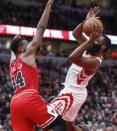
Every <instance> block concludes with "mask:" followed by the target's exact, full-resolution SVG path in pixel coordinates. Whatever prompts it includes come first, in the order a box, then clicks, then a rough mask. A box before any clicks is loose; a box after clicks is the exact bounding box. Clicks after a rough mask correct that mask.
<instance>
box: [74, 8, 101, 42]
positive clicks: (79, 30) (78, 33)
mask: <svg viewBox="0 0 117 131" xmlns="http://www.w3.org/2000/svg"><path fill="white" fill-rule="evenodd" d="M99 12H100V9H99V7H94V8H93V9H90V10H89V12H88V14H87V16H86V19H85V20H84V21H83V22H82V23H80V24H79V25H78V26H77V27H76V28H75V29H74V30H73V36H74V38H75V39H76V40H77V41H78V43H79V44H82V43H84V42H85V41H86V40H87V38H86V37H85V36H84V35H83V25H84V23H85V21H86V20H87V19H89V18H90V17H96V15H97V14H98V13H99Z"/></svg>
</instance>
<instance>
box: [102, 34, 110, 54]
mask: <svg viewBox="0 0 117 131" xmlns="http://www.w3.org/2000/svg"><path fill="white" fill-rule="evenodd" d="M103 37H104V43H105V44H106V49H105V50H104V52H106V51H108V50H109V49H110V47H111V39H109V37H108V36H107V35H105V34H103Z"/></svg>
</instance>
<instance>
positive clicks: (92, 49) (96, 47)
mask: <svg viewBox="0 0 117 131" xmlns="http://www.w3.org/2000/svg"><path fill="white" fill-rule="evenodd" d="M100 49H101V45H98V44H93V45H92V46H91V47H90V48H88V49H87V53H90V54H94V53H98V52H99V51H100Z"/></svg>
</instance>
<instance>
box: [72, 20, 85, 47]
mask: <svg viewBox="0 0 117 131" xmlns="http://www.w3.org/2000/svg"><path fill="white" fill-rule="evenodd" d="M85 21H86V20H84V21H83V22H82V23H80V24H79V25H78V26H77V27H76V28H75V29H74V30H73V36H74V38H75V39H76V40H77V42H78V43H79V44H82V43H84V42H85V41H86V40H87V38H86V37H85V36H84V35H83V24H84V23H85Z"/></svg>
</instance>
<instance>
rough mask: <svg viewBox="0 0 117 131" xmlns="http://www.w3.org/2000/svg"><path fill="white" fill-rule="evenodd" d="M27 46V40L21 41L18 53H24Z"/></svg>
mask: <svg viewBox="0 0 117 131" xmlns="http://www.w3.org/2000/svg"><path fill="white" fill-rule="evenodd" d="M27 46H28V41H27V40H22V43H21V46H20V52H22V53H23V52H25V51H26V48H27Z"/></svg>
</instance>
